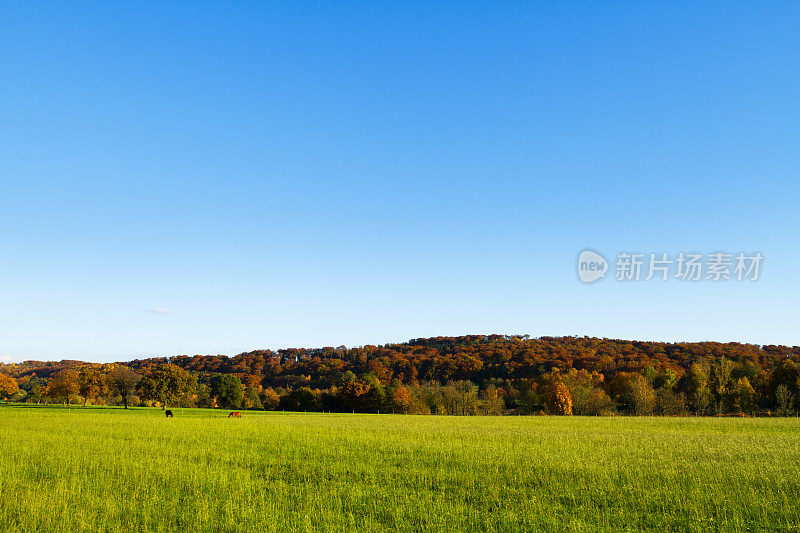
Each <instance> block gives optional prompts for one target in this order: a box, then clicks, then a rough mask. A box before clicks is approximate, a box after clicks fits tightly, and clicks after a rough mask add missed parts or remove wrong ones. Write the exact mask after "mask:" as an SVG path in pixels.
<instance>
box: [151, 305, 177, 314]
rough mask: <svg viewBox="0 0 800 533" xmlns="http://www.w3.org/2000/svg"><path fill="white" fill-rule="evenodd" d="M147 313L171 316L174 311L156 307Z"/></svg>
mask: <svg viewBox="0 0 800 533" xmlns="http://www.w3.org/2000/svg"><path fill="white" fill-rule="evenodd" d="M147 312H148V313H155V314H157V315H173V314H175V311H173V310H172V309H164V308H163V307H156V308H155V309H148V310H147Z"/></svg>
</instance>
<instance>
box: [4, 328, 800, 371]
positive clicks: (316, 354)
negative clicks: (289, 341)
mask: <svg viewBox="0 0 800 533" xmlns="http://www.w3.org/2000/svg"><path fill="white" fill-rule="evenodd" d="M722 357H725V358H727V359H730V360H732V361H735V362H742V361H751V362H752V363H754V364H760V363H766V362H768V361H775V360H781V359H786V358H789V359H797V358H800V346H784V345H757V344H746V343H739V342H727V343H723V342H711V341H707V342H658V341H634V340H622V339H609V338H599V337H577V336H565V337H538V338H531V337H530V336H528V335H500V334H494V335H464V336H458V337H430V338H419V339H412V340H409V341H408V342H404V343H396V344H385V345H377V346H373V345H365V346H358V347H352V348H347V347H345V346H338V347H335V348H334V347H322V348H285V349H279V350H269V349H264V350H254V351H251V352H245V353H241V354H238V355H234V356H227V355H177V356H171V357H164V356H162V357H148V358H144V359H135V360H132V361H121V362H117V363H102V364H101V363H87V362H84V361H79V360H73V359H64V360H61V361H36V360H29V361H24V362H22V363H10V364H5V365H2V364H0V367H5V368H6V369H7V370H9V369H12V368H13V369H15V370H16V371H17V372H19V371H20V370H23V369H24V370H25V371H33V372H34V373H36V374H39V373H43V374H45V375H46V374H48V373H50V372H55V371H57V370H58V369H61V368H67V367H78V366H83V365H87V364H94V365H114V364H121V365H126V366H129V367H131V368H134V369H140V368H146V367H148V366H152V365H154V364H161V363H165V362H169V363H172V364H175V365H177V366H180V367H182V368H185V369H186V370H192V371H196V372H216V373H232V374H235V373H253V372H257V373H263V372H264V371H267V372H269V371H271V370H275V364H276V363H277V364H278V365H281V366H286V365H287V364H288V365H289V366H295V365H300V366H302V367H304V368H305V369H307V370H315V371H316V372H322V373H326V372H329V371H331V370H333V368H337V367H339V365H338V364H334V365H333V367H330V365H323V366H325V368H323V367H320V366H319V364H320V363H322V362H326V361H327V362H329V363H335V362H337V361H338V362H341V363H344V366H359V365H364V364H368V363H369V362H371V361H376V362H380V363H381V364H382V365H383V366H387V367H389V368H395V369H397V370H399V371H401V372H402V371H403V370H406V373H407V374H409V375H411V374H415V377H416V378H417V379H438V380H447V379H452V378H454V377H460V378H468V377H475V376H476V375H482V376H487V375H488V376H491V377H498V378H500V377H514V376H519V377H522V376H525V375H528V374H530V373H531V372H533V373H534V374H536V373H539V372H540V371H541V368H540V367H542V366H543V367H544V368H545V369H546V370H549V369H550V368H553V367H555V368H568V367H574V368H578V369H587V370H598V371H599V370H606V371H608V370H612V369H613V370H636V369H641V368H643V366H644V367H646V366H648V365H653V364H657V365H661V366H664V367H670V368H673V369H675V370H680V369H685V368H687V365H688V364H691V363H693V362H702V361H703V360H713V359H718V358H722ZM411 367H415V368H417V371H416V372H413V371H411V370H410V369H411Z"/></svg>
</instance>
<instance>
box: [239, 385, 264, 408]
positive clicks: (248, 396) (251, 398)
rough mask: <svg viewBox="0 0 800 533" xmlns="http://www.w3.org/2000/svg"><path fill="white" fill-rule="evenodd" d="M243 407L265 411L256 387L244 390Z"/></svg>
mask: <svg viewBox="0 0 800 533" xmlns="http://www.w3.org/2000/svg"><path fill="white" fill-rule="evenodd" d="M242 405H243V406H244V408H245V409H263V408H264V405H263V404H262V403H261V398H259V397H258V391H256V389H255V388H254V387H245V388H244V397H243V398H242Z"/></svg>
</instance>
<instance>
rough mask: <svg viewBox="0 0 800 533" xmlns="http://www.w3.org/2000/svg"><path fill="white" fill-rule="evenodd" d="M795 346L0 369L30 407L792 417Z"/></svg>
mask: <svg viewBox="0 0 800 533" xmlns="http://www.w3.org/2000/svg"><path fill="white" fill-rule="evenodd" d="M798 397H800V347H797V346H794V347H788V346H775V345H767V346H757V345H751V344H741V343H714V342H704V343H658V342H639V341H625V340H615V339H600V338H590V337H540V338H530V337H528V336H525V335H470V336H463V337H434V338H428V339H414V340H411V341H408V342H406V343H400V344H387V345H383V346H362V347H354V348H346V347H344V346H340V347H338V348H333V347H325V348H316V349H305V348H298V349H285V350H277V351H272V350H258V351H254V352H248V353H243V354H239V355H236V356H234V357H227V356H200V355H195V356H177V357H171V358H164V357H154V358H148V359H137V360H134V361H129V362H125V363H114V364H91V363H83V362H80V361H60V362H37V361H26V362H24V363H20V364H10V365H0V399H3V400H6V401H8V400H10V401H21V402H30V403H47V402H53V403H82V404H84V405H85V404H100V405H120V406H124V407H128V406H129V405H134V406H161V407H166V406H186V407H190V406H196V407H212V408H213V407H219V408H224V409H267V410H276V409H283V410H292V411H338V412H373V413H378V412H394V413H414V414H451V415H500V414H554V415H591V416H598V415H612V414H631V415H687V414H697V415H764V416H769V415H783V416H787V415H793V414H796V410H797V408H798V407H800V405H798V401H797V398H798Z"/></svg>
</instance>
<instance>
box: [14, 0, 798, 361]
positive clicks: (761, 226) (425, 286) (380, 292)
mask: <svg viewBox="0 0 800 533" xmlns="http://www.w3.org/2000/svg"><path fill="white" fill-rule="evenodd" d="M798 95H800V4H798V3H791V2H786V3H783V2H778V3H771V4H764V3H756V2H749V3H744V2H743V3H735V2H717V3H689V2H679V3H678V2H674V3H673V2H670V3H640V2H631V3H613V2H596V3H595V2H567V3H556V2H531V3H522V2H519V3H517V2H512V3H506V2H486V3H481V2H468V3H462V2H453V3H448V2H427V3H422V2H420V3H405V2H403V3H400V2H389V3H383V2H363V3H360V4H358V3H339V2H336V3H334V2H331V3H316V2H315V3H262V2H228V3H226V2H180V3H177V2H78V3H68V2H63V3H55V2H41V3H38V2H18V3H16V2H3V4H2V6H0V358H2V359H3V360H6V361H9V360H23V359H61V358H78V359H84V360H93V361H109V360H126V359H131V358H134V357H142V356H153V355H177V354H195V353H201V354H208V353H214V354H215V353H224V354H229V355H233V354H235V353H239V352H241V351H245V350H251V349H257V348H272V349H275V348H282V347H288V346H336V345H341V344H345V345H348V346H351V345H361V344H382V343H385V342H396V341H405V340H408V339H409V338H415V337H426V336H434V335H459V334H468V333H495V332H496V333H527V334H530V335H533V336H540V335H572V334H576V335H593V336H605V337H615V338H631V339H645V340H647V339H655V340H668V341H671V340H706V339H708V340H723V341H731V340H733V341H745V342H753V343H759V344H769V343H782V344H800V326H799V325H798V324H799V322H800V321H798V318H800V311H799V310H798V301H799V299H798V297H799V296H800V290H798V289H800V268H799V267H800V251H799V250H798V249H799V248H800V235H799V234H798V230H800V214H798V200H800V97H799V96H798ZM586 247H590V248H593V249H596V250H599V251H602V252H603V253H605V254H606V255H607V256H615V254H617V253H618V252H620V251H625V250H637V251H642V252H669V253H677V252H680V251H691V250H695V251H701V252H712V251H716V250H725V251H730V252H738V251H746V252H753V251H760V252H761V253H762V254H763V255H764V257H765V260H764V265H763V272H762V276H761V279H760V280H759V281H757V282H750V283H744V282H742V283H738V282H737V283H734V282H728V283H711V282H700V283H681V282H678V281H669V282H662V283H659V282H655V281H651V282H647V283H645V282H639V283H627V284H626V283H622V282H615V281H614V280H612V279H607V280H604V281H602V282H600V283H596V284H593V285H583V284H581V283H580V282H579V281H578V280H577V277H576V267H575V260H576V257H577V255H578V253H579V252H580V251H581V250H582V249H584V248H586ZM609 259H613V257H609ZM153 311H160V312H153Z"/></svg>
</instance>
